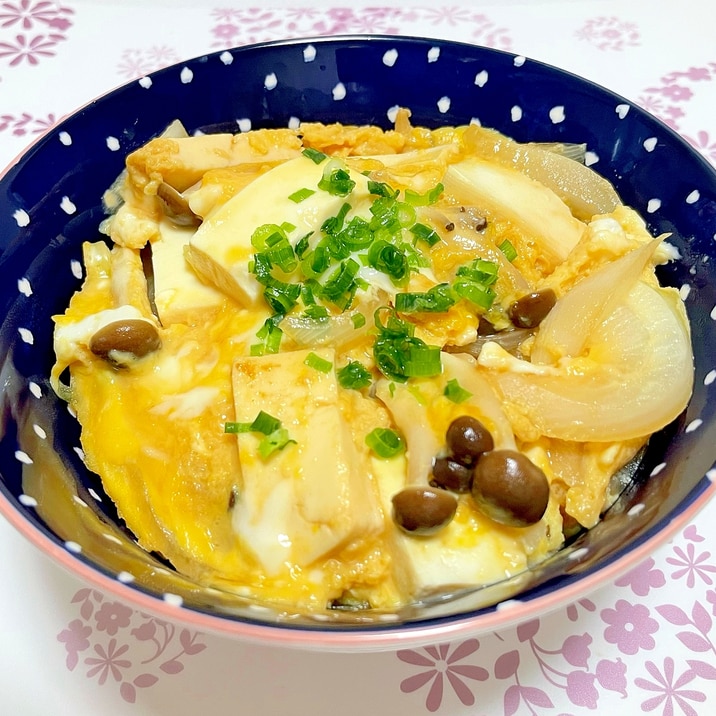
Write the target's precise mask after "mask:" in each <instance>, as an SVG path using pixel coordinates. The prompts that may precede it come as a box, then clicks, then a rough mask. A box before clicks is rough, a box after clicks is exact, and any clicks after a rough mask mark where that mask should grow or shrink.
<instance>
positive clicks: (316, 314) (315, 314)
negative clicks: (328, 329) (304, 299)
mask: <svg viewBox="0 0 716 716" xmlns="http://www.w3.org/2000/svg"><path fill="white" fill-rule="evenodd" d="M303 315H304V316H306V317H307V318H312V319H314V320H317V321H322V320H323V319H326V318H328V317H329V316H328V309H327V308H326V307H325V306H317V305H315V304H312V305H310V306H307V308H306V310H305V311H304V312H303Z"/></svg>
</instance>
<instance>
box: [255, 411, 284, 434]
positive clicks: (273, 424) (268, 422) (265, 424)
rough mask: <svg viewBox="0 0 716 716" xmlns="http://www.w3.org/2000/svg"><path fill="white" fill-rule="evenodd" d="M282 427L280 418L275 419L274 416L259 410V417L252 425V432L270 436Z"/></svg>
mask: <svg viewBox="0 0 716 716" xmlns="http://www.w3.org/2000/svg"><path fill="white" fill-rule="evenodd" d="M280 427H281V421H280V420H279V419H278V418H274V416H273V415H269V414H268V413H265V412H264V411H263V410H259V413H258V415H257V416H256V418H255V419H254V422H253V423H251V432H253V433H263V434H264V435H270V434H271V433H272V432H274V431H275V430H278V429H279V428H280Z"/></svg>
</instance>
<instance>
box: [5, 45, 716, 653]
mask: <svg viewBox="0 0 716 716" xmlns="http://www.w3.org/2000/svg"><path fill="white" fill-rule="evenodd" d="M398 106H402V107H409V108H410V110H411V112H412V122H413V123H414V124H416V125H425V126H429V127H436V126H440V125H456V124H465V123H469V122H471V121H478V122H480V123H481V124H482V125H484V126H489V127H494V128H496V129H498V130H500V131H502V132H504V133H505V134H508V135H510V136H512V137H513V138H515V139H516V140H519V141H546V142H551V141H558V142H577V143H586V144H587V148H588V152H589V154H588V157H589V161H590V163H591V165H592V167H593V168H594V169H596V170H597V171H598V172H600V173H601V174H603V175H604V176H605V177H606V178H607V179H609V180H610V181H611V182H613V184H614V185H615V187H616V188H617V191H618V192H619V194H620V195H621V197H622V199H623V200H624V202H625V203H626V204H628V205H630V206H633V207H635V208H636V209H637V210H638V211H639V212H640V213H641V214H642V215H643V216H644V217H645V219H646V221H647V223H648V226H649V229H650V231H651V232H652V233H653V234H655V235H656V234H661V233H667V232H668V233H670V234H671V239H670V240H671V242H672V243H673V244H674V245H676V246H677V248H678V249H679V252H680V255H681V258H680V259H679V260H677V261H675V262H672V263H671V264H669V265H668V266H667V267H663V268H662V269H661V273H660V279H661V281H662V283H665V284H668V285H671V286H676V287H678V288H679V289H680V290H681V293H682V296H684V297H685V303H686V308H687V311H688V314H689V318H690V321H691V325H692V331H693V343H694V354H695V365H696V381H695V391H694V395H693V398H692V400H691V402H690V405H689V406H688V408H687V410H686V411H685V413H684V414H683V415H682V416H681V417H680V418H679V419H678V420H677V421H676V422H675V423H674V424H672V425H670V426H669V427H668V428H666V429H665V430H663V431H662V432H660V433H659V434H657V435H656V436H654V437H653V438H652V440H651V441H650V443H649V446H648V449H647V452H646V455H645V457H644V459H643V461H642V463H641V465H640V467H639V468H638V470H637V471H636V473H635V474H634V475H633V477H632V479H631V482H630V483H629V485H628V486H627V487H626V489H625V490H624V491H623V492H622V494H621V496H620V497H619V498H618V500H617V501H616V503H615V504H614V506H613V507H612V508H611V509H610V510H609V511H608V512H607V513H606V515H605V516H604V519H603V520H602V521H601V522H600V523H599V524H598V525H597V526H596V527H595V528H593V529H592V530H590V531H588V532H586V533H584V534H582V535H581V536H580V537H579V538H578V539H576V540H574V541H573V542H572V543H570V544H569V545H568V546H566V547H565V548H564V549H562V550H561V551H560V552H559V553H558V554H556V555H555V556H553V557H551V558H550V559H548V560H547V561H546V562H545V563H543V564H540V565H538V566H536V567H535V568H534V569H532V570H531V571H530V573H529V574H528V575H526V577H527V578H526V579H524V577H525V575H523V576H522V577H520V579H519V580H515V581H514V582H510V581H508V582H505V583H501V584H498V585H494V586H492V587H486V588H483V589H481V590H473V591H470V592H466V593H463V594H457V595H453V597H452V598H450V599H446V600H443V601H436V602H434V603H430V604H424V605H411V606H408V607H406V608H405V609H403V610H401V611H400V612H398V613H395V614H378V615H374V616H371V615H368V616H366V615H358V616H356V615H351V614H346V615H344V616H343V617H342V618H341V619H338V620H329V621H325V620H324V621H321V620H318V619H314V618H311V617H308V616H305V615H292V614H286V613H285V612H283V613H278V612H276V611H274V610H272V609H271V608H270V607H268V606H266V605H257V604H252V603H250V602H248V601H245V600H244V601H242V600H241V599H240V598H239V597H236V596H231V595H227V594H224V593H222V592H220V591H219V590H215V589H206V588H204V587H202V586H201V585H197V584H195V583H192V582H191V581H190V580H188V579H186V578H184V577H183V576H182V575H180V574H177V573H176V572H175V571H174V570H173V569H172V568H171V566H170V565H168V564H166V563H164V562H163V561H162V560H161V559H160V558H159V557H158V556H157V555H152V554H147V553H146V552H144V551H143V550H141V549H140V548H139V547H138V546H137V544H136V543H135V541H134V539H133V537H132V535H131V534H130V533H129V532H128V531H127V530H126V528H125V527H124V525H123V524H122V523H121V521H120V520H119V519H118V517H117V514H116V512H115V510H114V507H113V505H112V503H111V501H110V500H109V499H108V498H107V496H106V495H105V493H104V491H103V489H102V484H101V481H100V480H99V478H98V477H97V476H96V475H94V474H91V473H90V472H88V471H87V469H86V468H85V466H84V464H83V462H82V453H81V450H80V449H79V444H80V443H79V426H78V424H77V422H76V421H75V419H74V418H73V416H72V415H71V414H69V412H68V410H67V407H66V405H65V404H64V403H62V402H61V401H60V400H59V399H58V398H57V397H56V396H55V394H54V393H53V391H52V390H51V388H50V386H49V382H48V376H49V372H50V367H51V366H52V364H53V350H52V329H53V324H52V321H51V316H52V315H53V314H56V313H61V312H63V310H64V308H65V306H66V305H67V302H68V300H69V297H70V296H71V295H72V293H73V292H74V291H75V290H76V289H77V288H78V287H79V286H80V283H81V278H82V272H81V264H80V259H81V244H82V242H83V241H85V240H92V239H94V238H96V237H97V236H98V225H99V224H100V222H101V220H102V219H103V216H104V215H103V209H102V202H101V200H102V194H103V191H104V190H105V189H106V188H107V187H109V186H110V185H111V183H112V182H113V180H114V178H115V177H116V176H117V175H118V174H119V172H120V171H121V170H122V168H123V162H124V158H125V156H126V155H127V154H128V153H129V152H131V151H132V150H134V149H137V148H138V147H140V146H141V145H142V144H144V143H145V142H146V141H148V140H149V139H150V138H152V137H154V136H156V135H157V134H159V133H160V132H161V131H162V130H163V129H164V128H165V127H166V126H167V125H168V124H169V123H170V122H171V121H172V120H174V119H176V118H179V119H180V120H181V121H182V122H183V124H184V125H185V126H186V127H187V129H188V130H189V131H190V132H197V131H202V132H218V131H232V132H236V131H246V130H248V129H258V128H262V127H285V126H294V125H295V124H296V123H298V122H299V121H320V122H327V123H328V122H344V123H350V124H377V125H381V126H384V127H386V128H387V127H388V126H390V124H391V123H390V117H391V116H392V113H393V112H394V110H395V108H396V107H398ZM0 251H2V254H1V256H0V275H1V276H2V279H3V280H2V284H1V285H0V315H1V316H3V318H2V325H1V327H0V356H2V370H1V375H2V393H1V397H0V400H1V401H2V423H1V429H0V473H1V476H0V478H1V479H0V513H2V515H3V516H4V518H6V519H7V520H9V522H10V523H12V524H13V525H14V526H15V527H16V528H17V529H18V530H19V531H20V532H21V533H22V534H23V535H25V536H26V537H27V538H28V539H29V540H30V541H31V542H32V543H33V544H35V545H36V546H37V547H38V548H39V549H40V550H42V551H43V552H45V553H46V554H49V555H50V556H51V558H52V559H53V560H55V561H56V562H58V563H59V564H62V565H63V566H65V567H66V568H67V569H69V570H70V571H71V572H73V573H74V574H76V575H77V576H79V577H80V578H81V579H83V580H85V581H86V582H88V583H90V584H92V585H94V586H95V587H96V588H99V589H101V590H103V591H105V592H107V593H111V594H112V595H114V596H115V597H116V598H117V599H121V600H124V601H125V602H127V603H129V604H131V605H133V606H134V607H136V608H138V609H141V610H144V611H147V612H151V613H153V614H156V615H158V616H160V617H163V618H166V619H169V620H173V621H177V622H181V623H184V624H187V625H191V626H193V627H195V628H198V629H202V630H210V631H215V632H220V633H222V634H226V635H232V636H236V637H238V638H243V639H249V640H254V641H260V642H262V643H274V644H280V645H285V646H296V647H302V648H303V647H305V648H321V649H334V650H360V649H362V650H371V649H384V648H390V647H394V646H397V645H398V644H400V645H403V646H404V645H406V644H413V645H417V644H421V643H422V644H425V643H434V642H435V641H437V640H440V639H452V638H455V637H456V636H458V635H464V634H468V633H471V634H475V633H479V632H484V631H491V630H495V629H499V628H504V627H506V626H508V625H511V624H514V623H517V622H519V621H523V620H527V619H531V618H534V617H535V616H538V615H540V614H544V613H545V612H547V611H550V610H553V609H556V608H557V607H559V606H562V605H564V604H566V603H568V602H572V601H574V600H576V599H578V598H580V597H581V596H583V595H584V594H586V593H587V592H589V591H591V590H593V589H595V588H596V587H598V586H601V585H603V584H606V583H609V582H610V581H611V580H613V579H614V578H615V577H616V576H618V575H619V574H621V573H623V572H624V571H625V570H627V569H629V568H630V567H633V566H636V565H637V564H638V563H639V561H641V560H643V559H645V558H646V556H647V555H648V554H649V553H650V552H651V551H652V550H653V549H654V548H655V547H656V546H657V545H659V544H661V543H663V542H665V541H666V540H667V539H669V538H670V537H671V536H672V535H674V534H675V533H676V532H677V530H679V529H682V528H683V527H684V526H685V525H686V524H688V522H689V521H690V520H691V519H693V517H694V515H695V514H696V513H697V512H698V510H699V509H701V508H702V507H703V505H704V504H705V503H706V502H707V501H708V500H709V499H710V498H711V496H712V495H713V493H714V489H715V488H714V485H713V473H712V470H713V464H714V461H715V460H716V415H715V410H716V401H714V400H710V399H709V398H710V394H711V391H712V390H714V389H716V387H712V385H713V384H714V381H715V380H716V331H714V320H716V174H715V173H714V170H713V169H712V168H711V167H710V166H709V165H708V164H707V163H706V161H705V160H704V159H703V158H701V157H700V156H699V155H698V154H697V153H696V152H695V151H694V150H693V149H691V148H690V147H689V145H688V144H687V143H686V142H684V141H683V140H682V139H681V138H680V137H678V136H677V135H676V134H675V133H674V132H673V131H672V130H670V129H669V128H668V127H666V126H665V125H664V124H662V123H661V122H659V121H657V120H656V119H655V118H654V117H652V116H650V115H649V114H647V113H646V112H644V111H643V110H641V109H640V108H639V107H637V106H636V105H634V104H632V103H630V102H629V101H627V100H626V99H624V98H622V97H619V96H617V95H615V94H613V93H611V92H609V91H607V90H605V89H604V88H601V87H599V86H597V85H594V84H592V83H590V82H587V81H585V80H583V79H581V78H579V77H576V76H574V75H571V74H569V73H566V72H564V71H560V70H557V69H555V68H553V67H550V66H547V65H544V64H541V63H539V62H536V61H533V60H531V59H528V58H525V57H520V56H516V55H513V54H509V53H506V52H500V51H497V50H492V49H487V48H483V47H478V46H474V45H467V44H460V43H454V42H447V41H442V40H430V39H420V38H405V37H403V38H398V37H373V36H357V37H336V38H320V39H319V38H316V39H309V40H306V39H302V40H293V41H286V42H278V43H267V44H261V45H254V46H248V47H241V48H235V49H230V50H226V51H223V52H217V53H215V54H211V55H207V56H203V57H198V58H196V59H192V60H190V61H188V62H184V63H181V64H178V65H175V66H172V67H169V68H167V69H164V70H162V71H160V72H157V73H155V74H152V75H148V76H146V77H142V78H141V79H139V80H137V81H134V82H131V83H129V84H127V85H126V86H124V87H121V88H120V89H117V90H115V91H113V92H111V93H109V94H107V95H105V96H103V97H101V98H100V99H98V100H96V101H94V102H91V103H90V104H88V105H87V106H85V107H83V108H81V109H80V110H78V111H77V112H76V113H74V114H73V115H71V116H70V117H68V118H67V119H65V120H63V121H62V122H61V123H59V124H58V125H57V126H55V127H53V128H52V129H50V130H49V131H48V132H47V133H46V134H45V135H44V136H43V137H42V138H41V139H40V140H39V141H38V142H37V143H36V144H34V145H33V146H32V147H31V148H30V149H29V150H28V151H27V152H26V153H25V155H24V156H22V157H21V158H20V159H19V160H18V161H17V162H16V163H15V164H13V165H12V166H10V167H9V168H8V169H7V170H6V171H5V172H4V174H2V175H1V176H0ZM525 582H526V587H525V586H524V583H525ZM517 583H520V584H521V585H522V586H521V588H520V591H519V592H518V593H513V592H514V589H515V585H516V584H517Z"/></svg>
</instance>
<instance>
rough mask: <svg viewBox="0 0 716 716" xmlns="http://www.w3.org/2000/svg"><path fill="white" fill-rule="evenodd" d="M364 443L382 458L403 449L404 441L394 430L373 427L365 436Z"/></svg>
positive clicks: (393, 455) (397, 453)
mask: <svg viewBox="0 0 716 716" xmlns="http://www.w3.org/2000/svg"><path fill="white" fill-rule="evenodd" d="M365 443H366V445H367V446H368V447H369V448H370V449H371V450H372V451H373V452H374V453H375V454H376V455H377V456H378V457H382V458H390V457H395V456H396V455H400V454H401V453H402V452H404V451H405V441H404V440H403V438H402V437H401V436H400V433H398V432H397V431H396V430H391V429H390V428H375V429H374V430H371V431H370V432H369V433H368V434H367V435H366V436H365Z"/></svg>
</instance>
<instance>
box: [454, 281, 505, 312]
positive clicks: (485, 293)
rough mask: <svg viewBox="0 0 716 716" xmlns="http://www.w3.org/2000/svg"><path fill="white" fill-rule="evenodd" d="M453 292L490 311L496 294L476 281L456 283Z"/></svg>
mask: <svg viewBox="0 0 716 716" xmlns="http://www.w3.org/2000/svg"><path fill="white" fill-rule="evenodd" d="M453 290H454V291H455V293H457V294H458V296H460V297H462V298H464V299H467V300H468V301H470V302H471V303H474V304H475V305H476V306H478V307H480V308H483V309H484V310H485V311H487V310H489V308H490V307H491V306H492V303H493V301H494V300H495V292H494V291H493V290H492V289H491V288H490V287H489V286H485V285H483V284H481V283H476V282H475V281H456V282H455V283H454V284H453Z"/></svg>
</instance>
